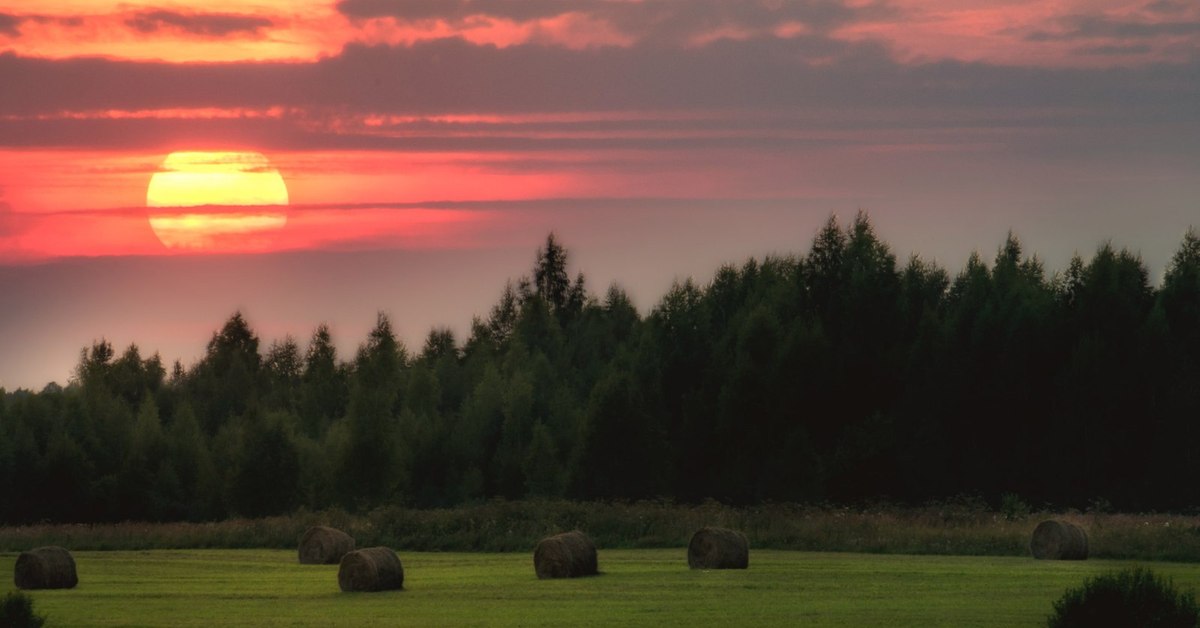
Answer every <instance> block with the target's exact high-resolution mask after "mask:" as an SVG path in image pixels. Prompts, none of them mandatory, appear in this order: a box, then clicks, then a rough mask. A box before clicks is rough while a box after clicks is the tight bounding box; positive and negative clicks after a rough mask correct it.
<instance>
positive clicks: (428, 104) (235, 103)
mask: <svg viewBox="0 0 1200 628" xmlns="http://www.w3.org/2000/svg"><path fill="white" fill-rule="evenodd" d="M809 59H826V60H832V61H829V62H827V63H823V64H816V63H810V62H809V61H808V60H809ZM1196 71H1197V68H1196V66H1195V65H1194V64H1192V65H1181V64H1176V65H1153V66H1146V67H1140V68H1117V69H1104V70H1086V69H1083V70H1081V69H1036V68H1013V67H1000V66H989V65H985V64H978V63H976V64H968V63H960V62H952V61H946V62H940V63H932V64H924V65H913V66H907V65H902V64H899V63H897V62H895V61H894V60H892V59H891V57H890V56H889V55H888V54H887V53H886V51H884V50H883V49H881V48H879V47H876V46H874V45H870V44H851V43H845V42H838V41H834V40H829V39H825V38H820V37H801V38H794V39H788V40H780V39H759V40H749V41H740V42H734V41H723V42H718V43H715V44H713V45H709V46H705V47H702V48H696V49H678V50H662V49H651V48H648V47H644V46H635V47H632V48H604V49H596V50H580V51H572V50H562V49H553V48H546V47H542V46H536V45H522V46H512V47H508V48H501V49H498V48H495V47H492V46H477V45H472V44H469V43H467V42H464V41H461V40H456V39H448V40H438V41H432V42H425V43H419V44H415V45H413V46H410V47H389V46H362V45H351V46H347V47H346V48H345V49H344V50H343V51H342V53H341V54H339V55H337V56H335V57H330V58H326V59H323V60H320V61H318V62H314V63H307V64H298V63H282V62H267V63H225V64H169V63H156V62H133V61H112V60H105V59H94V58H92V59H84V58H76V59H64V60H47V59H34V58H25V57H19V56H16V55H14V54H12V53H4V54H0V84H5V85H21V86H22V89H19V90H17V89H13V90H0V115H10V116H12V115H17V116H20V115H26V116H28V115H36V114H44V113H51V112H55V111H63V110H66V111H93V110H108V109H118V110H121V109H124V110H141V109H158V108H179V107H245V108H266V107H274V106H282V107H287V108H298V109H302V110H303V109H307V110H319V109H321V108H334V109H341V110H344V111H349V112H383V113H404V114H446V113H475V112H494V113H529V112H573V111H605V110H643V111H650V110H689V109H690V110H704V109H724V108H754V109H772V108H795V107H821V106H825V107H835V108H844V107H861V106H862V105H864V104H869V105H883V106H889V107H903V106H932V105H937V106H941V107H950V106H1093V105H1096V106H1105V107H1121V106H1126V105H1133V104H1154V103H1161V102H1166V101H1170V102H1172V103H1178V104H1179V106H1181V107H1194V109H1193V110H1192V112H1191V113H1190V114H1189V118H1194V117H1195V115H1196V114H1195V111H1200V106H1197V105H1198V103H1197V98H1198V92H1200V86H1198V84H1197V83H1196V81H1195V76H1196ZM138 122H139V123H141V124H145V125H150V124H151V121H138Z"/></svg>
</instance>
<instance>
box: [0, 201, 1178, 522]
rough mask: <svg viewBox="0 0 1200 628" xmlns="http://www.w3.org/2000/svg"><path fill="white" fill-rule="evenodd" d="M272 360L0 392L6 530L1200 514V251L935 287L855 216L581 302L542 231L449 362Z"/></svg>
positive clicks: (234, 359) (114, 371) (96, 350)
mask: <svg viewBox="0 0 1200 628" xmlns="http://www.w3.org/2000/svg"><path fill="white" fill-rule="evenodd" d="M331 333H332V332H331V330H330V329H329V328H328V327H326V326H324V325H321V326H319V327H318V328H317V329H316V330H315V331H314V332H313V334H312V337H311V338H310V339H308V342H307V343H306V345H305V346H304V347H301V345H300V343H299V342H298V341H296V340H295V339H293V338H290V337H289V338H285V339H282V340H276V341H274V342H271V343H270V344H269V345H265V346H264V343H263V342H262V340H261V339H260V338H259V337H258V335H257V334H256V333H255V332H254V330H253V329H252V327H251V325H250V324H249V322H248V321H247V320H246V319H245V317H243V315H242V314H241V313H236V314H234V315H233V316H231V317H230V318H229V319H228V320H227V321H225V323H224V324H223V325H222V326H221V328H220V329H219V330H217V331H216V332H214V334H213V336H212V338H211V340H209V342H208V345H207V348H206V352H205V354H204V356H203V358H201V359H200V360H199V361H198V362H196V363H195V364H193V365H191V366H190V367H186V368H185V367H184V366H183V365H181V364H180V363H178V362H176V363H175V364H173V365H172V366H171V368H170V369H169V372H168V369H167V368H166V366H165V365H164V364H163V362H162V360H161V359H160V357H159V356H157V355H154V356H150V357H145V356H142V355H141V353H140V351H139V349H138V347H137V346H136V345H131V346H130V347H128V348H127V349H125V350H124V352H123V353H121V354H119V355H118V354H117V352H116V351H115V350H114V348H113V347H112V345H111V344H110V343H108V342H106V341H103V340H101V341H98V342H95V343H93V344H92V346H90V347H88V348H85V349H84V350H83V351H82V352H81V356H80V360H79V363H78V366H77V368H76V371H75V374H74V376H73V377H72V379H71V381H70V383H69V384H68V385H67V386H66V387H59V386H56V385H50V386H47V387H46V388H45V389H44V390H42V391H40V392H31V391H27V390H17V391H12V392H4V391H2V390H0V393H3V394H0V485H2V486H6V487H8V490H7V492H6V495H5V498H4V499H3V500H0V521H3V522H5V523H18V522H29V521H39V520H51V521H80V522H90V521H111V520H128V519H133V520H183V519H186V520H207V519H217V518H223V517H228V516H231V515H242V516H264V515H271V514H277V513H283V512H290V511H294V510H296V509H299V508H307V509H313V510H315V509H323V508H329V507H340V508H346V509H351V510H363V509H370V508H373V507H376V506H379V505H382V504H396V503H402V504H407V505H413V506H449V505H455V504H460V503H464V502H471V501H476V500H481V499H488V498H495V497H503V498H510V499H517V498H524V497H542V496H544V497H563V496H565V497H569V498H578V499H588V500H609V499H616V500H634V499H643V498H665V499H673V500H679V501H684V502H694V501H700V500H704V499H708V498H714V499H717V500H720V501H723V502H727V503H732V504H756V503H764V502H768V501H798V502H816V501H831V502H855V501H859V500H867V499H880V498H883V499H890V500H895V501H898V502H921V501H925V500H930V499H938V498H945V497H949V496H954V495H960V494H972V495H978V496H982V497H983V498H985V499H988V500H993V501H996V500H999V499H1000V498H1001V496H1003V495H1006V494H1007V495H1014V494H1015V495H1019V496H1021V497H1022V498H1023V499H1025V500H1027V501H1029V502H1031V503H1033V504H1035V505H1042V504H1050V505H1057V506H1077V507H1082V506H1086V505H1087V504H1088V503H1091V502H1097V501H1098V502H1099V503H1104V504H1111V505H1112V506H1114V507H1117V508H1121V509H1159V510H1163V509H1176V510H1178V509H1188V508H1192V507H1195V506H1197V505H1200V488H1198V487H1197V485H1196V484H1194V483H1192V482H1190V481H1189V480H1188V478H1191V477H1197V475H1200V448H1198V447H1196V445H1195V444H1196V443H1197V442H1200V439H1198V437H1200V423H1198V419H1200V235H1198V234H1197V233H1196V232H1194V231H1189V232H1188V234H1187V235H1186V236H1185V237H1184V240H1183V242H1182V244H1181V245H1180V247H1179V249H1178V250H1177V251H1176V252H1175V254H1174V257H1173V258H1172V260H1171V262H1170V264H1169V266H1168V268H1167V270H1166V273H1165V275H1164V277H1163V279H1162V281H1161V283H1160V285H1158V286H1157V287H1156V286H1155V285H1153V284H1152V282H1151V281H1150V279H1149V273H1148V271H1147V269H1146V267H1145V265H1144V264H1143V262H1142V260H1141V259H1140V257H1139V256H1138V255H1136V254H1134V253H1132V252H1130V251H1128V250H1125V249H1117V248H1114V247H1113V246H1112V245H1111V244H1107V243H1106V244H1103V245H1101V246H1100V247H1099V248H1098V249H1097V250H1096V251H1095V252H1094V253H1093V254H1092V255H1091V257H1090V259H1086V260H1085V259H1083V258H1081V257H1080V256H1078V255H1077V256H1075V257H1074V258H1073V259H1072V260H1071V262H1070V264H1069V266H1068V268H1067V269H1066V270H1064V271H1062V272H1059V273H1055V274H1053V275H1048V274H1047V272H1046V270H1045V269H1044V267H1043V265H1042V263H1041V262H1040V261H1039V260H1038V259H1037V258H1036V257H1035V256H1029V255H1027V254H1026V253H1025V252H1024V251H1023V250H1022V247H1021V245H1020V242H1019V241H1018V240H1017V238H1015V237H1013V236H1012V235H1010V236H1009V237H1008V238H1007V240H1006V241H1005V242H1004V244H1003V245H1002V246H1000V247H999V249H998V250H997V252H996V255H995V258H994V259H992V260H991V261H990V263H989V262H988V261H986V260H985V259H984V258H983V257H982V256H980V255H978V254H976V255H972V256H971V258H970V259H969V260H968V262H967V263H966V266H965V267H964V268H963V269H962V270H961V271H959V272H958V274H957V275H954V276H953V277H951V276H950V274H949V273H948V272H947V271H946V270H945V269H943V268H941V267H939V266H938V265H937V264H934V263H930V262H928V261H924V260H922V259H921V258H919V257H917V256H913V257H911V258H910V259H908V260H907V262H906V263H904V264H900V263H898V262H897V260H896V257H895V255H894V254H893V253H892V251H891V249H890V247H889V246H888V245H887V244H886V243H885V242H883V241H882V240H880V239H879V238H878V237H877V236H876V234H875V232H874V229H873V228H872V226H871V224H870V221H869V219H868V218H867V217H866V216H865V215H864V214H859V215H858V216H857V217H856V218H855V219H854V220H853V221H852V222H851V223H850V224H848V225H845V226H842V225H840V224H839V223H838V221H837V220H836V218H832V217H831V218H830V219H829V221H828V222H827V223H826V224H825V225H824V227H823V228H822V229H820V230H819V232H818V233H817V235H816V236H815V238H814V239H813V241H812V243H811V246H810V247H809V250H808V251H807V252H806V253H804V254H797V255H791V256H779V257H768V258H766V259H762V260H756V259H750V260H748V261H746V262H745V263H744V264H742V265H740V266H733V265H727V266H724V267H722V268H720V269H719V270H718V271H717V272H716V274H715V276H714V278H713V279H712V281H711V282H710V283H708V284H706V285H698V284H697V283H695V282H694V281H691V280H688V281H683V282H680V283H677V284H676V285H674V286H673V287H672V288H671V289H670V290H669V291H668V292H667V294H666V295H665V296H663V298H662V299H661V300H660V301H659V302H658V303H657V305H655V306H654V308H653V309H652V310H651V311H650V313H649V314H648V315H647V316H644V317H643V316H641V315H640V314H639V312H638V310H637V309H636V308H635V307H634V305H633V303H632V302H631V300H630V298H629V297H628V295H627V294H626V293H625V292H623V291H622V290H621V289H620V288H619V287H617V286H615V285H614V286H612V287H610V288H608V290H607V291H606V292H605V294H604V295H603V296H598V295H595V294H593V293H591V292H589V290H588V287H587V285H586V282H585V279H584V276H583V275H582V274H576V275H575V277H574V278H572V276H571V274H570V272H569V260H568V253H567V251H566V249H565V248H563V246H562V245H561V244H560V243H559V242H558V241H557V240H556V239H555V238H554V236H553V234H551V235H550V236H549V237H548V238H547V240H546V242H545V244H544V246H543V247H541V248H540V249H539V250H538V251H537V254H536V256H535V263H534V265H533V268H532V271H531V272H530V274H529V275H527V276H525V277H522V278H520V279H519V280H517V281H516V282H515V283H514V282H510V283H509V284H508V285H507V286H506V287H505V289H504V291H503V293H502V296H501V298H500V299H499V301H498V302H497V303H496V304H495V306H494V307H493V308H492V309H491V311H490V312H489V314H488V315H487V316H486V317H476V318H475V320H474V322H473V324H472V326H471V330H470V333H469V335H468V336H467V337H466V338H465V340H460V339H459V338H456V337H455V335H454V334H453V333H452V332H451V331H450V330H449V329H446V328H436V329H433V330H432V331H431V332H430V333H429V334H428V336H427V338H426V339H425V341H424V344H423V346H421V347H420V349H419V350H416V351H414V350H410V349H409V348H408V347H406V346H404V344H403V343H402V342H400V341H399V340H398V338H397V336H396V333H395V330H394V329H393V327H392V324H391V322H390V320H389V319H388V317H387V316H386V315H385V314H382V313H381V314H379V316H378V320H377V322H376V324H375V326H374V328H373V329H372V330H371V331H370V333H369V335H368V336H367V338H366V339H365V341H364V342H363V343H362V344H361V345H360V346H359V347H358V350H357V352H356V353H355V354H354V355H353V356H349V358H348V359H344V358H343V357H342V356H339V355H338V352H337V351H336V349H335V347H334V344H333V341H332V336H331Z"/></svg>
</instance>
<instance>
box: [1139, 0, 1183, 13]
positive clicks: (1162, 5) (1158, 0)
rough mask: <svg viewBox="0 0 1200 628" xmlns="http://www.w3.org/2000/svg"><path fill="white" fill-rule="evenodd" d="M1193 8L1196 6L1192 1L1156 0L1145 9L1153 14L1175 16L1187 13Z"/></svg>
mask: <svg viewBox="0 0 1200 628" xmlns="http://www.w3.org/2000/svg"><path fill="white" fill-rule="evenodd" d="M1191 6H1195V3H1194V2H1192V0H1155V1H1154V2H1150V3H1148V4H1147V5H1146V6H1145V7H1144V8H1145V10H1147V11H1150V12H1151V13H1162V14H1171V15H1174V14H1177V13H1183V12H1184V11H1187V9H1188V7H1191Z"/></svg>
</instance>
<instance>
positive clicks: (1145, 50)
mask: <svg viewBox="0 0 1200 628" xmlns="http://www.w3.org/2000/svg"><path fill="white" fill-rule="evenodd" d="M1075 50H1076V51H1077V52H1081V53H1083V54H1091V55H1141V54H1149V53H1151V52H1154V47H1153V46H1150V45H1148V44H1129V45H1125V46H1122V45H1118V44H1112V45H1105V46H1084V47H1082V48H1076V49H1075Z"/></svg>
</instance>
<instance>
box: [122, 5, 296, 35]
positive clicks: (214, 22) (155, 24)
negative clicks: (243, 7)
mask: <svg viewBox="0 0 1200 628" xmlns="http://www.w3.org/2000/svg"><path fill="white" fill-rule="evenodd" d="M125 24H126V26H129V27H130V28H132V29H134V30H136V31H139V32H142V33H155V32H158V31H162V30H171V31H179V32H184V33H188V34H191V35H198V36H202V37H227V36H229V35H235V34H248V35H256V34H258V33H259V32H260V31H262V29H264V28H268V27H270V26H272V25H273V22H272V21H271V20H269V19H267V18H265V17H259V16H254V15H236V14H230V13H178V12H175V11H165V10H158V11H142V12H139V13H136V14H134V15H132V16H130V17H128V18H126V19H125Z"/></svg>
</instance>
